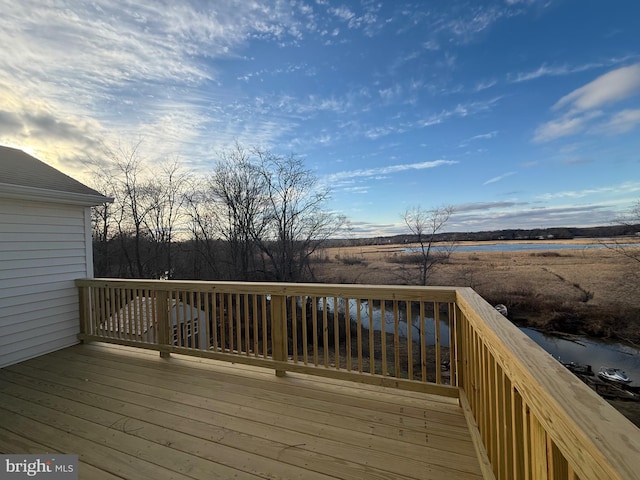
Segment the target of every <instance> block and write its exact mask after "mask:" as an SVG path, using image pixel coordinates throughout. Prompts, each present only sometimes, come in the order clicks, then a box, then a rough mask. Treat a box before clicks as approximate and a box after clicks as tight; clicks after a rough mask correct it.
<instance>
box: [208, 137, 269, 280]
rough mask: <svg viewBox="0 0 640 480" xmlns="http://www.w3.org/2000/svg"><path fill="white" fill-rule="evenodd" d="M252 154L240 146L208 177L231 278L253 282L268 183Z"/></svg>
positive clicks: (222, 157)
mask: <svg viewBox="0 0 640 480" xmlns="http://www.w3.org/2000/svg"><path fill="white" fill-rule="evenodd" d="M252 160H254V159H252V154H251V152H249V151H248V150H246V149H245V148H244V147H242V146H241V145H239V144H236V145H235V148H234V149H233V150H230V151H227V152H223V154H222V155H221V159H220V160H219V161H218V162H217V163H216V165H215V167H214V170H213V173H212V175H211V177H210V178H209V182H208V192H209V194H210V195H211V197H212V199H213V200H214V202H216V203H217V205H218V208H214V209H212V212H213V213H214V214H215V215H216V216H217V220H218V221H217V224H218V227H219V228H218V231H219V234H220V235H221V236H222V238H223V239H224V240H226V242H227V246H228V257H229V266H230V270H231V276H232V278H234V279H238V280H250V279H252V278H250V277H251V276H252V275H253V274H252V273H251V272H255V270H256V268H255V260H256V254H257V247H256V238H262V235H263V231H264V229H265V225H266V222H267V215H266V214H265V210H266V208H267V203H266V199H267V197H266V189H267V186H266V183H265V180H264V176H263V175H261V174H260V171H259V169H258V165H257V163H256V162H255V161H252Z"/></svg>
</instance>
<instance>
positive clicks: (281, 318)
mask: <svg viewBox="0 0 640 480" xmlns="http://www.w3.org/2000/svg"><path fill="white" fill-rule="evenodd" d="M285 302H286V297H284V296H283V295H272V296H271V345H272V356H273V359H274V360H276V361H280V362H286V361H287V348H286V346H287V334H286V330H287V312H286V304H285ZM276 376H277V377H284V376H285V370H281V369H276Z"/></svg>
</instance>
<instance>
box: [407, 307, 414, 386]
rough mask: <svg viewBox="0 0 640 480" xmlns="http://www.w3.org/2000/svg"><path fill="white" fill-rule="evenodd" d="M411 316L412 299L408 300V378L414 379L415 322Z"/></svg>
mask: <svg viewBox="0 0 640 480" xmlns="http://www.w3.org/2000/svg"><path fill="white" fill-rule="evenodd" d="M411 319H412V317H411V301H409V300H407V378H408V379H409V380H413V339H412V333H413V332H412V331H411V330H412V329H413V322H412V320H411Z"/></svg>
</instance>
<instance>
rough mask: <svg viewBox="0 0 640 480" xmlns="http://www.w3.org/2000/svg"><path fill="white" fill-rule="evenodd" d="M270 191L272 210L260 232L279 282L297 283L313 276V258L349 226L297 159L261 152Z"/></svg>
mask: <svg viewBox="0 0 640 480" xmlns="http://www.w3.org/2000/svg"><path fill="white" fill-rule="evenodd" d="M255 153H256V155H257V156H258V157H259V159H260V165H259V169H260V170H259V172H260V175H261V176H262V178H263V181H264V182H265V185H266V204H267V210H266V211H265V215H264V220H265V223H264V224H260V225H259V226H260V229H261V231H260V232H254V238H255V239H256V241H257V243H258V246H259V247H260V249H261V251H262V252H263V254H264V255H266V257H267V258H268V260H269V264H270V267H271V273H272V274H273V276H274V277H275V279H276V280H278V281H284V282H295V281H300V280H302V279H304V278H305V277H306V276H308V275H312V272H311V268H310V261H309V260H310V257H311V256H312V255H313V253H314V252H315V251H316V250H317V249H318V248H320V247H321V246H322V245H323V244H324V243H325V242H326V240H328V239H329V238H331V236H333V235H335V234H336V233H337V232H338V231H340V229H341V228H342V226H343V225H344V224H345V219H344V217H342V216H340V215H337V214H335V213H334V212H330V211H327V210H326V209H325V205H326V203H327V200H328V199H329V194H330V189H329V187H328V186H321V185H320V184H319V181H318V179H317V178H316V177H315V176H314V175H313V173H312V172H311V171H310V170H307V169H305V168H304V165H303V164H302V161H301V160H300V159H299V158H297V157H296V156H294V155H290V156H287V157H282V156H279V155H274V154H273V153H271V152H264V151H256V152H255Z"/></svg>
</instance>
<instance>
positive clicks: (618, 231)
mask: <svg viewBox="0 0 640 480" xmlns="http://www.w3.org/2000/svg"><path fill="white" fill-rule="evenodd" d="M639 232H640V224H634V225H609V226H601V227H554V228H533V229H528V230H527V229H516V228H511V229H505V230H491V231H483V232H449V233H439V234H436V235H435V241H436V242H451V241H452V240H453V241H457V242H462V241H473V242H488V241H497V240H571V239H574V238H609V237H621V236H635V235H637V234H638V233H639ZM414 242H416V237H415V235H409V234H406V235H393V236H389V237H373V238H357V239H349V240H341V239H334V240H331V241H329V242H327V246H332V247H338V246H345V245H352V246H360V245H388V244H399V243H414Z"/></svg>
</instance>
